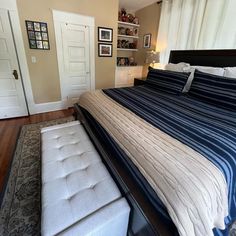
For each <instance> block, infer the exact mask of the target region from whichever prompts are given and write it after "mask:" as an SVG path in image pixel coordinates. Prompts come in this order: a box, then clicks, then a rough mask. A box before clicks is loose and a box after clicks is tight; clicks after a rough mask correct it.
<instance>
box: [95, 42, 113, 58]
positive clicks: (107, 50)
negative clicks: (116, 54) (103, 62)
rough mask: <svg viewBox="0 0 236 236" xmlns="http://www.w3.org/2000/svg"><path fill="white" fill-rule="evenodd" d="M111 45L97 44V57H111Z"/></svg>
mask: <svg viewBox="0 0 236 236" xmlns="http://www.w3.org/2000/svg"><path fill="white" fill-rule="evenodd" d="M112 51H113V48H112V44H109V43H99V44H98V56H99V57H112Z"/></svg>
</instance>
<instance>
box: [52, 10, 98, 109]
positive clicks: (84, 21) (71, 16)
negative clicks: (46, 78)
mask: <svg viewBox="0 0 236 236" xmlns="http://www.w3.org/2000/svg"><path fill="white" fill-rule="evenodd" d="M52 12H53V22H54V30H55V38H56V48H57V61H58V69H59V77H60V85H62V84H63V83H62V81H63V78H62V68H63V67H64V64H63V55H62V53H61V50H60V49H61V48H62V38H61V28H60V24H61V23H64V22H65V21H66V22H68V23H71V24H73V23H74V24H80V25H83V26H88V27H89V63H90V88H91V90H92V91H93V90H95V33H94V28H95V19H94V17H91V16H84V15H80V14H76V13H70V12H64V11H58V10H52ZM60 87H61V96H62V103H63V105H65V104H64V103H66V101H64V100H63V94H65V93H64V91H63V87H62V86H60Z"/></svg>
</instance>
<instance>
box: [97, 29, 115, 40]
mask: <svg viewBox="0 0 236 236" xmlns="http://www.w3.org/2000/svg"><path fill="white" fill-rule="evenodd" d="M112 40H113V29H112V28H105V27H98V41H100V42H101V41H102V42H110V43H111V42H112Z"/></svg>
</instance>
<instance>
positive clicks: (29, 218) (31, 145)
mask: <svg viewBox="0 0 236 236" xmlns="http://www.w3.org/2000/svg"><path fill="white" fill-rule="evenodd" d="M72 120H74V118H73V117H72V116H70V117H67V118H62V119H58V120H52V121H47V122H41V123H37V124H30V125H24V126H23V127H22V129H21V132H20V135H19V139H18V142H17V146H16V150H15V154H14V157H13V161H12V166H11V170H10V175H9V179H8V183H7V186H6V190H5V194H4V197H3V200H2V204H1V211H0V235H1V236H10V235H11V236H19V235H20V236H22V235H24V236H28V235H30V236H32V235H33V236H36V235H40V215H41V213H40V202H41V196H40V192H41V181H40V180H41V174H40V172H41V164H40V129H41V128H43V127H47V126H51V125H56V124H62V123H66V122H70V121H72Z"/></svg>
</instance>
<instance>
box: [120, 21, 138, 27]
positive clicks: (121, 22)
mask: <svg viewBox="0 0 236 236" xmlns="http://www.w3.org/2000/svg"><path fill="white" fill-rule="evenodd" d="M118 24H120V25H128V26H133V27H137V28H138V27H139V26H140V25H137V24H132V23H129V22H123V21H118Z"/></svg>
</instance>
